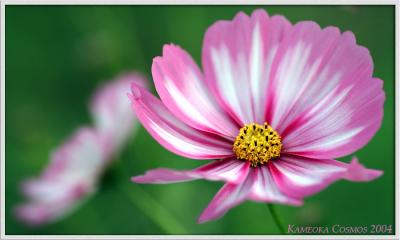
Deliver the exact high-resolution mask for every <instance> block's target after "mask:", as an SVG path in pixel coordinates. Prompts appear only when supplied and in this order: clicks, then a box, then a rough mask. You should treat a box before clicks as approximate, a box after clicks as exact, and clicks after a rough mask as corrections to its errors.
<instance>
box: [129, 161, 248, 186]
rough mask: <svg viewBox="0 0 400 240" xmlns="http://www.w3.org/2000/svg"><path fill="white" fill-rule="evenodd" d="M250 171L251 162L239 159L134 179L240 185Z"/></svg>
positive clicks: (164, 170) (160, 171) (154, 172)
mask: <svg viewBox="0 0 400 240" xmlns="http://www.w3.org/2000/svg"><path fill="white" fill-rule="evenodd" d="M249 169H250V164H249V162H244V161H240V160H237V159H224V160H218V161H213V162H212V163H209V164H207V165H204V166H202V167H199V168H197V169H194V170H189V171H177V170H171V169H167V168H158V169H153V170H150V171H147V172H146V173H145V174H144V175H142V176H136V177H132V181H133V182H136V183H157V184H162V183H174V182H185V181H191V180H195V179H207V180H212V181H226V182H231V183H238V182H241V181H243V179H244V178H245V177H246V176H247V173H248V171H249Z"/></svg>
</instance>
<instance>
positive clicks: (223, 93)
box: [130, 10, 385, 222]
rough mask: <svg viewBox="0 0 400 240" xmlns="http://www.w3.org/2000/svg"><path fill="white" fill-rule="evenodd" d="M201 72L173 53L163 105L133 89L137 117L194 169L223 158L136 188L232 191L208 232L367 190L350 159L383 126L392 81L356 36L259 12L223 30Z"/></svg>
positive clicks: (163, 62) (213, 33)
mask: <svg viewBox="0 0 400 240" xmlns="http://www.w3.org/2000/svg"><path fill="white" fill-rule="evenodd" d="M202 66H203V71H202V70H200V68H199V67H198V65H197V64H196V63H195V62H194V60H193V59H192V58H191V57H190V55H189V54H188V53H187V52H186V51H184V50H183V49H181V48H180V47H178V46H175V45H172V44H171V45H165V46H164V49H163V55H162V57H156V58H155V59H154V61H153V66H152V74H153V79H154V83H155V86H156V89H157V92H158V94H159V96H160V98H161V100H160V99H158V98H156V97H154V96H153V95H152V94H151V93H149V92H148V91H147V90H146V89H144V88H143V87H141V86H138V85H136V84H132V93H131V95H130V98H131V101H132V107H133V110H134V111H135V113H136V114H137V117H138V118H139V120H140V122H141V123H142V124H143V126H144V127H145V128H146V129H147V131H148V132H149V133H150V134H151V135H152V136H153V137H154V138H155V139H156V140H157V141H158V142H159V143H160V144H161V145H162V146H164V147H165V148H167V149H168V150H170V151H171V152H174V153H176V154H178V155H181V156H184V157H187V158H193V159H217V160H214V161H212V162H211V163H207V164H206V165H204V166H202V167H200V168H197V169H194V170H187V171H176V170H170V169H164V168H162V169H155V170H150V171H148V172H146V174H145V175H143V176H137V177H133V178H132V180H133V181H134V182H137V183H172V182H182V181H190V180H194V179H207V180H213V181H225V182H226V184H225V185H224V186H223V187H222V188H221V190H220V191H219V192H218V193H217V194H216V196H215V197H214V199H213V200H212V201H211V203H210V204H209V206H208V207H207V208H206V209H205V211H204V212H203V213H202V214H201V216H200V218H199V222H204V221H209V220H212V219H216V218H219V217H221V216H222V215H224V214H225V213H226V212H227V211H228V210H229V209H230V208H232V207H234V206H236V205H238V204H240V203H241V202H243V201H245V200H252V201H258V202H274V203H282V204H289V205H301V204H302V203H303V199H304V197H306V196H309V195H311V194H315V193H317V192H319V191H321V190H322V189H324V188H326V187H327V186H328V185H329V184H331V183H332V182H334V181H337V180H339V179H347V180H350V181H370V180H373V179H375V178H377V177H378V176H380V175H381V174H382V171H379V170H371V169H366V168H365V167H364V166H363V165H361V164H359V163H358V161H357V160H356V159H353V160H352V162H351V163H350V164H347V163H343V162H340V161H337V160H335V158H338V157H342V156H346V155H349V154H352V153H353V152H354V151H356V150H358V149H360V148H361V147H363V146H364V145H365V144H367V143H368V141H369V140H370V139H371V138H372V137H373V136H374V134H375V133H376V132H377V130H378V129H379V127H380V125H381V121H382V118H383V103H384V100H385V94H384V92H383V90H382V85H383V82H382V81H381V80H380V79H377V78H374V77H373V76H372V73H373V62H372V59H371V56H370V54H369V51H368V49H366V48H365V47H362V46H359V45H357V43H356V40H355V37H354V35H353V33H351V32H348V31H347V32H344V33H341V32H340V31H339V29H338V28H336V27H327V28H324V29H321V28H320V27H319V26H318V25H317V24H316V23H315V22H312V21H303V22H298V23H296V24H291V23H290V22H289V21H288V20H287V19H286V18H284V17H283V16H268V14H267V13H266V12H265V11H264V10H256V11H254V12H253V13H252V15H251V16H247V15H245V14H244V13H238V14H237V15H236V16H235V18H234V19H233V20H232V21H218V22H216V23H215V24H213V25H212V26H211V27H210V28H209V29H208V30H207V32H206V34H205V37H204V43H203V49H202Z"/></svg>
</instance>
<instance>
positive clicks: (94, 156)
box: [16, 73, 146, 225]
mask: <svg viewBox="0 0 400 240" xmlns="http://www.w3.org/2000/svg"><path fill="white" fill-rule="evenodd" d="M132 83H134V84H138V85H140V86H142V87H144V86H145V83H146V80H145V79H144V77H142V76H140V75H138V74H135V73H129V74H124V75H121V76H119V77H118V78H117V79H116V80H114V81H112V82H107V83H106V84H105V85H103V86H101V87H100V88H99V89H98V90H97V91H96V94H95V96H94V97H93V99H92V101H91V104H90V110H91V112H92V115H93V118H94V122H95V126H94V127H83V128H80V129H78V130H77V131H76V132H75V133H74V134H73V136H72V137H70V138H69V139H67V140H66V142H65V143H64V144H63V145H62V146H61V147H59V148H58V149H56V150H55V151H54V153H53V154H52V155H51V162H50V164H49V166H48V167H47V168H46V169H45V170H44V172H43V173H42V175H41V176H39V177H37V178H34V179H30V180H27V181H25V182H24V184H23V188H22V189H23V193H24V194H25V195H26V196H27V197H28V199H29V201H28V202H27V203H24V204H21V205H19V206H17V208H16V215H17V217H18V218H19V219H20V220H22V221H24V222H26V223H27V224H30V225H40V224H45V223H49V222H54V221H56V220H58V219H60V218H62V217H64V216H66V214H67V213H69V212H71V211H72V210H74V209H75V208H77V207H78V206H79V205H80V203H82V202H83V201H84V200H85V199H87V198H88V197H89V196H90V195H91V194H92V193H94V192H95V190H96V185H97V182H98V180H99V178H100V175H101V174H102V173H103V171H104V169H105V168H106V167H107V165H108V163H109V162H110V160H111V159H112V155H113V154H115V153H116V152H117V151H118V150H119V149H120V148H121V147H122V146H123V144H124V143H125V142H126V141H127V139H128V137H129V136H130V135H131V134H132V133H133V131H132V129H133V128H134V126H135V125H137V119H136V117H135V115H134V114H133V113H132V110H131V109H130V103H129V99H128V98H127V96H126V94H127V93H128V92H129V89H130V85H131V84H132Z"/></svg>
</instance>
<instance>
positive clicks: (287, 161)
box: [269, 155, 381, 199]
mask: <svg viewBox="0 0 400 240" xmlns="http://www.w3.org/2000/svg"><path fill="white" fill-rule="evenodd" d="M269 170H270V172H271V174H272V176H273V178H274V180H275V182H276V183H277V185H278V188H279V189H280V191H281V192H282V193H284V194H286V195H287V196H291V197H294V198H299V199H302V198H303V197H305V196H309V195H312V194H314V193H316V192H319V191H321V190H322V189H324V188H325V187H327V186H328V185H330V184H331V183H333V182H334V181H337V180H340V179H343V178H344V179H347V180H351V181H370V180H372V179H374V178H376V177H378V176H380V174H381V172H380V171H378V170H370V169H365V168H364V167H363V166H362V165H360V164H359V163H358V162H357V161H354V160H353V161H352V163H351V164H347V163H343V162H340V161H336V160H330V159H311V158H306V157H299V156H288V155H285V156H282V157H281V158H280V159H278V160H276V161H272V162H271V163H270V164H269Z"/></svg>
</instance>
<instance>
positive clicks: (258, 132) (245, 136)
mask: <svg viewBox="0 0 400 240" xmlns="http://www.w3.org/2000/svg"><path fill="white" fill-rule="evenodd" d="M281 149H282V143H281V137H280V136H279V134H278V133H277V132H276V131H275V130H274V129H272V127H271V126H270V125H268V124H267V123H264V125H260V124H257V123H252V124H246V125H245V126H244V127H242V128H241V129H240V131H239V134H238V135H237V137H236V140H235V143H234V144H233V151H234V152H235V154H236V156H237V158H238V159H243V160H246V161H250V164H251V166H253V167H255V166H257V165H262V164H264V163H267V162H268V161H269V160H271V159H274V158H277V157H279V156H280V153H281Z"/></svg>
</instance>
